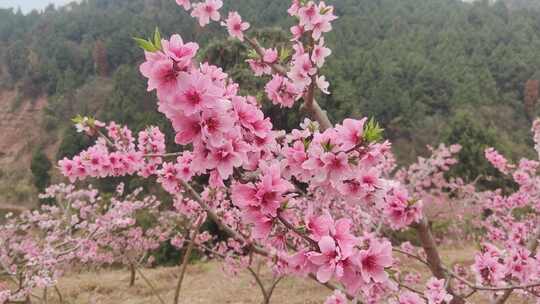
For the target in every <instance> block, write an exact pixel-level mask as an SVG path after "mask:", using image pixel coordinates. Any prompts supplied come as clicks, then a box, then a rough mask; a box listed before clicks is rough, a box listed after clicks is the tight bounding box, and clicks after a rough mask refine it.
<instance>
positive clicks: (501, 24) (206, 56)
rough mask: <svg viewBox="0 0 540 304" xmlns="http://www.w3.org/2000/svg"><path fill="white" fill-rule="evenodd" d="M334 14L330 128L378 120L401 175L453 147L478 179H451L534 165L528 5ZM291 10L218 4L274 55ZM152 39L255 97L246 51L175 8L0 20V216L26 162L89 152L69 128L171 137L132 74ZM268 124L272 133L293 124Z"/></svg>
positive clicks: (23, 200) (408, 5)
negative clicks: (188, 47)
mask: <svg viewBox="0 0 540 304" xmlns="http://www.w3.org/2000/svg"><path fill="white" fill-rule="evenodd" d="M331 2H332V3H333V4H334V5H335V6H336V14H337V15H339V16H340V18H339V19H338V20H337V21H336V22H335V25H334V27H335V31H334V32H332V34H331V35H330V36H329V37H328V40H329V41H328V42H329V45H330V47H331V48H332V49H333V51H334V55H335V56H333V58H332V59H331V60H330V62H329V64H328V67H326V68H325V70H324V73H325V74H326V76H327V79H329V80H330V82H331V84H332V85H331V87H330V90H331V91H332V94H331V95H330V96H328V97H322V96H321V97H320V100H321V103H322V104H323V105H324V106H325V107H326V108H327V109H328V110H329V113H330V116H331V117H332V119H333V120H335V121H339V120H340V119H342V118H343V117H345V116H354V117H359V116H373V117H375V118H376V119H377V120H378V121H379V122H380V123H381V124H382V125H383V126H384V127H385V129H386V132H385V136H386V137H387V138H389V139H391V140H392V141H393V142H394V150H395V152H396V154H397V156H398V160H399V162H400V163H406V162H410V161H411V160H413V159H414V158H415V157H416V156H417V155H419V154H422V153H425V151H426V150H425V149H424V148H422V147H424V146H425V145H427V144H437V143H438V142H441V141H446V142H452V143H454V142H459V143H461V144H462V145H465V146H466V148H465V149H464V151H466V152H465V153H467V155H462V161H464V165H463V166H464V167H467V166H468V167H471V168H474V169H473V170H474V171H475V172H470V170H469V169H467V170H465V169H459V168H458V170H457V171H456V172H455V174H459V175H462V176H464V177H468V176H475V174H478V173H480V174H481V173H482V170H485V169H484V167H485V166H483V165H482V163H479V159H480V158H481V157H480V156H481V153H482V152H481V151H482V150H483V148H485V147H486V146H491V145H494V146H497V147H498V148H499V149H500V150H501V151H504V152H505V153H507V154H509V155H518V154H525V155H526V154H528V153H530V151H531V149H530V146H531V145H530V142H529V141H528V138H529V137H528V129H529V125H530V119H531V118H532V117H534V116H536V114H537V112H538V109H537V108H538V107H537V102H538V82H537V81H536V82H535V80H540V52H538V50H539V49H540V14H539V12H538V11H536V10H535V7H534V5H533V6H530V5H528V4H531V3H533V4H534V1H532V2H527V3H526V2H523V1H517V0H515V1H504V2H502V1H498V2H495V3H494V4H488V2H487V1H477V2H474V3H464V2H462V1H460V0H402V1H394V0H380V1H373V0H335V1H331ZM263 3H264V4H263ZM287 4H288V3H287V1H272V2H269V3H266V2H261V1H259V0H239V1H234V2H230V3H226V5H228V6H230V7H234V8H235V9H238V10H239V11H240V13H241V14H242V15H243V16H244V17H245V18H246V19H248V20H249V21H250V22H252V24H253V26H254V27H257V28H263V29H265V30H264V31H263V32H261V33H259V34H261V35H263V36H264V39H269V40H273V41H280V39H288V38H287V35H288V34H287V32H286V31H280V30H276V29H275V27H276V26H277V25H280V26H283V27H284V28H286V27H287V25H288V24H290V20H287V19H281V18H282V17H279V18H277V17H275V16H282V14H280V13H279V14H278V13H277V12H281V11H283V10H284V9H285V8H286V6H287ZM263 6H264V7H263ZM509 8H510V9H509ZM156 26H158V27H159V28H160V29H161V31H162V32H163V33H164V35H170V34H171V33H174V32H178V33H181V34H182V36H183V37H184V39H185V40H186V41H197V42H198V43H200V44H201V49H202V51H201V54H200V56H199V57H200V59H201V60H208V61H211V62H214V63H218V64H220V65H221V66H223V67H224V68H225V69H226V70H227V71H228V72H230V73H231V75H233V77H234V78H235V79H237V80H238V81H240V82H241V83H242V84H243V85H244V90H245V91H246V93H253V94H255V93H256V92H257V91H258V89H260V85H261V82H260V81H253V80H252V78H249V77H247V76H246V75H248V74H249V72H248V67H247V64H246V63H245V59H246V58H247V50H246V49H245V48H243V47H242V46H239V45H238V44H237V43H234V42H232V41H230V40H226V38H225V35H224V34H223V32H222V29H219V28H218V27H216V26H211V27H209V28H205V29H201V28H199V27H198V26H197V25H196V23H195V22H194V21H193V20H192V19H191V18H190V17H188V16H186V15H185V13H184V12H183V11H182V10H181V9H179V8H178V7H177V6H176V4H175V3H174V1H171V0H129V1H128V0H86V1H82V2H81V3H80V4H71V5H69V6H68V7H63V8H59V9H55V8H54V7H49V8H47V9H46V10H45V11H43V12H40V13H38V12H32V13H30V14H28V15H23V14H21V13H20V12H15V11H13V10H0V41H1V42H2V43H1V44H0V58H2V61H1V63H0V65H1V67H2V68H1V69H0V70H1V71H2V73H0V90H1V91H0V105H1V109H0V119H1V121H0V166H1V167H0V168H1V172H2V174H1V176H0V204H2V203H3V204H6V205H7V204H10V205H31V204H33V203H35V199H33V197H35V196H34V194H35V193H36V192H37V190H36V189H35V187H34V186H33V185H32V176H31V173H30V170H29V163H30V159H31V155H32V154H33V153H34V152H35V151H41V150H44V151H45V152H46V153H45V154H46V155H47V157H48V158H49V159H50V160H51V162H52V163H53V164H54V163H56V161H57V160H58V159H59V158H61V157H63V156H65V155H73V154H74V153H76V152H77V151H78V150H80V149H81V148H83V147H85V145H86V144H88V142H87V140H86V139H84V138H83V137H81V136H79V135H77V134H75V133H74V131H73V130H72V128H71V127H70V125H69V119H70V118H71V117H73V116H75V115H76V114H83V115H92V116H96V117H97V118H99V119H101V120H116V121H119V122H122V123H128V124H130V125H131V126H132V127H134V129H136V130H137V129H140V128H142V127H143V126H144V125H147V124H158V125H161V126H162V127H165V128H167V125H164V122H163V120H161V119H160V116H159V115H158V114H157V113H156V111H155V100H154V98H153V96H152V95H151V94H148V93H147V92H146V90H145V84H144V82H143V80H142V78H141V76H140V75H139V74H138V69H137V66H138V64H139V63H140V61H141V59H142V56H143V54H142V52H141V51H140V50H138V49H137V48H136V47H135V46H134V44H133V42H132V39H131V37H133V36H148V35H149V34H150V33H152V32H153V30H154V28H155V27H156ZM211 37H213V38H211ZM264 39H263V42H264ZM265 110H266V112H267V114H268V115H270V116H272V117H273V118H274V120H277V121H278V122H279V127H281V128H291V127H293V126H295V125H297V124H298V122H299V117H298V116H294V115H289V114H286V113H283V111H280V110H279V109H277V108H274V107H271V106H265ZM467 162H469V163H467ZM471 162H474V165H473V166H470V163H471ZM55 172H56V171H55V170H51V172H50V174H51V175H52V176H53V181H54V180H58V179H57V178H55V175H56V173H55Z"/></svg>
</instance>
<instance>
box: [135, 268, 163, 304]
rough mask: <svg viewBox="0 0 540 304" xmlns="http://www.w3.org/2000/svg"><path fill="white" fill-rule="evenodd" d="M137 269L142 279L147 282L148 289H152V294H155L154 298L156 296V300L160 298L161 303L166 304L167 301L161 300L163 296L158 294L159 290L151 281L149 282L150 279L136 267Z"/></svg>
mask: <svg viewBox="0 0 540 304" xmlns="http://www.w3.org/2000/svg"><path fill="white" fill-rule="evenodd" d="M135 269H137V272H138V273H139V275H140V276H141V278H142V279H143V280H144V281H145V282H146V285H148V287H150V290H152V293H153V294H154V296H156V298H158V300H159V303H161V304H165V301H163V299H162V298H161V296H160V295H159V293H158V292H157V290H156V288H155V287H154V285H153V284H152V282H150V280H148V278H147V277H146V276H145V275H144V273H143V272H142V271H141V270H140V269H139V268H137V267H135Z"/></svg>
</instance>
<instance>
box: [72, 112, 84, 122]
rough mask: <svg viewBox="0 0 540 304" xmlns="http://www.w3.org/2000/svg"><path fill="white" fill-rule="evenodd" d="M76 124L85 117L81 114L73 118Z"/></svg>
mask: <svg viewBox="0 0 540 304" xmlns="http://www.w3.org/2000/svg"><path fill="white" fill-rule="evenodd" d="M71 121H72V122H73V123H74V124H79V123H82V122H83V121H84V118H83V117H82V116H81V115H80V114H79V115H77V116H75V117H73V118H72V119H71Z"/></svg>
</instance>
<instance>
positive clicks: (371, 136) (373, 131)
mask: <svg viewBox="0 0 540 304" xmlns="http://www.w3.org/2000/svg"><path fill="white" fill-rule="evenodd" d="M383 131H384V129H383V128H381V127H380V126H379V123H378V122H375V119H373V118H371V119H370V120H369V122H368V123H367V125H366V126H365V127H364V134H363V136H362V137H363V139H364V141H366V142H368V143H372V142H377V141H380V140H381V139H382V138H383V136H382V134H383Z"/></svg>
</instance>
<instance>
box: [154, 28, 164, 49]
mask: <svg viewBox="0 0 540 304" xmlns="http://www.w3.org/2000/svg"><path fill="white" fill-rule="evenodd" d="M154 46H155V47H156V48H157V49H159V50H162V49H163V48H162V46H161V33H160V32H159V28H158V27H156V30H155V32H154Z"/></svg>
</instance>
